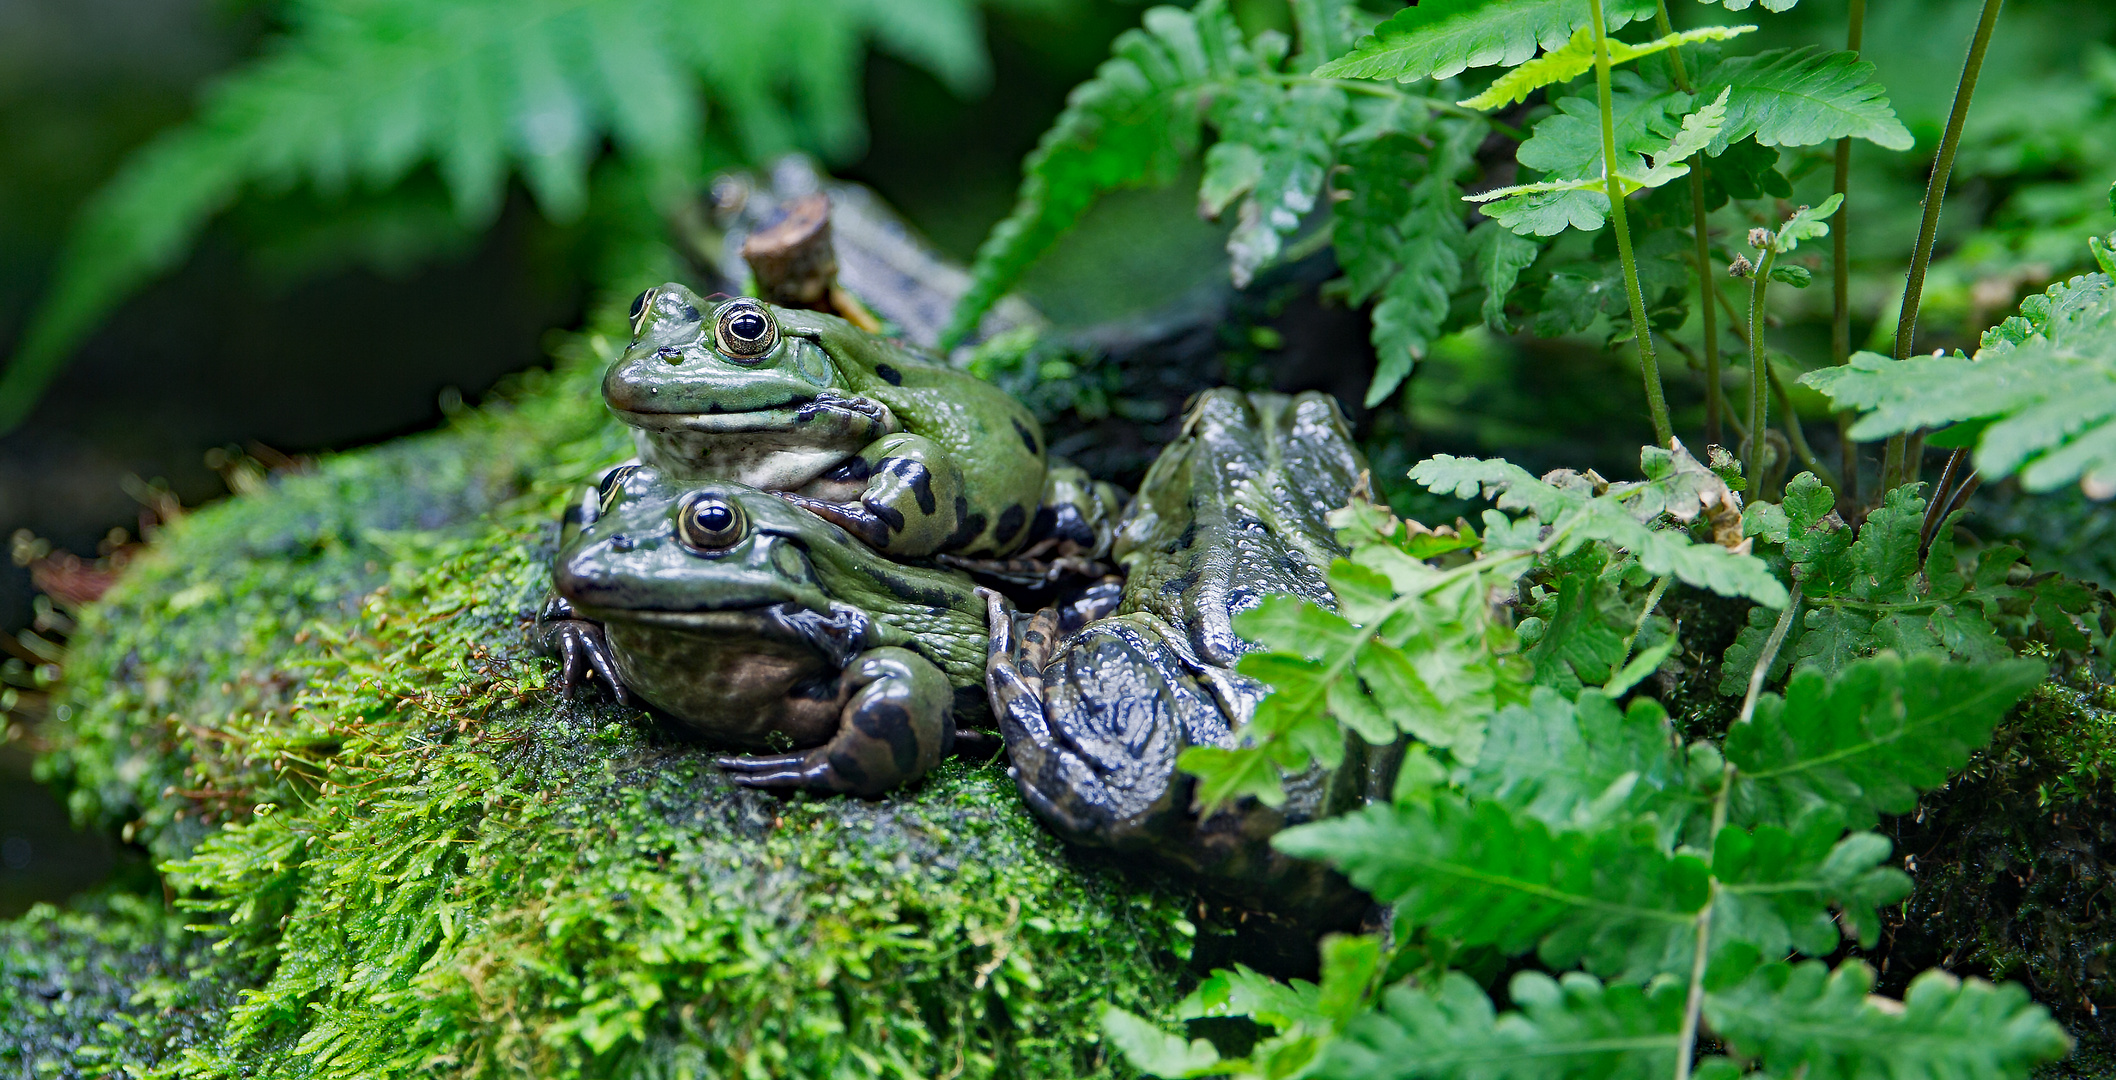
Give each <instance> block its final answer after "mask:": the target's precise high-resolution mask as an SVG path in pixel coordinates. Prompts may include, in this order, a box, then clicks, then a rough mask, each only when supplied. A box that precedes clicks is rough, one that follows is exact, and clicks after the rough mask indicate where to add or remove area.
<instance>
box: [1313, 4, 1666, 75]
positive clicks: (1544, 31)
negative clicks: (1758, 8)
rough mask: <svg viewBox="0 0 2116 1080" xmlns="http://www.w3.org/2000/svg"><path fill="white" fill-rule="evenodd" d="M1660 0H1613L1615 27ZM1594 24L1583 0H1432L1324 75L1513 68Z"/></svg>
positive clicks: (1648, 14)
mask: <svg viewBox="0 0 2116 1080" xmlns="http://www.w3.org/2000/svg"><path fill="white" fill-rule="evenodd" d="M1653 11H1654V5H1653V3H1652V0H1610V2H1609V3H1608V4H1607V5H1606V18H1607V19H1608V25H1609V29H1611V30H1614V29H1616V28H1618V27H1620V26H1623V25H1625V24H1627V23H1630V22H1633V21H1636V20H1639V19H1650V18H1652V17H1653ZM1587 24H1588V7H1587V5H1586V4H1584V3H1582V2H1580V0H1426V2H1425V3H1422V4H1417V5H1414V6H1412V7H1409V8H1405V9H1404V10H1403V11H1400V12H1398V13H1397V14H1396V15H1395V16H1394V17H1393V18H1391V19H1389V21H1387V22H1385V23H1382V24H1381V25H1380V26H1378V27H1376V28H1375V29H1374V33H1373V34H1372V35H1371V36H1369V37H1365V38H1361V39H1360V40H1359V42H1358V43H1357V44H1355V45H1354V46H1353V47H1352V51H1351V52H1350V53H1349V54H1347V55H1346V56H1345V57H1344V58H1342V59H1339V60H1334V61H1332V62H1330V63H1328V64H1324V65H1323V66H1322V67H1320V68H1318V69H1316V72H1315V74H1317V75H1319V76H1322V77H1324V78H1347V79H1395V80H1397V81H1398V82H1416V81H1417V80H1420V79H1445V78H1447V77H1449V76H1451V75H1457V74H1460V73H1461V72H1462V71H1464V70H1465V69H1468V68H1476V67H1491V66H1492V65H1495V64H1497V65H1502V66H1505V67H1512V66H1514V65H1516V64H1520V63H1523V62H1525V61H1527V60H1529V59H1531V58H1532V57H1534V56H1535V55H1536V49H1537V47H1538V46H1541V47H1542V48H1545V49H1558V48H1562V47H1563V46H1564V45H1565V43H1566V42H1567V41H1569V40H1571V38H1572V36H1573V34H1574V33H1576V32H1578V31H1579V29H1580V28H1581V27H1584V26H1586V25H1587Z"/></svg>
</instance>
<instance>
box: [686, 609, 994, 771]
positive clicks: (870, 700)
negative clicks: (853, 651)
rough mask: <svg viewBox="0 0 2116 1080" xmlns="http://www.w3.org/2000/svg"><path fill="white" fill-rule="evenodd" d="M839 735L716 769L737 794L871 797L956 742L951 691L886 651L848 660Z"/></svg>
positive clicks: (903, 653)
mask: <svg viewBox="0 0 2116 1080" xmlns="http://www.w3.org/2000/svg"><path fill="white" fill-rule="evenodd" d="M844 678H845V680H846V681H848V682H849V683H850V684H851V685H852V687H854V691H853V694H852V698H851V700H849V701H847V702H846V703H845V709H844V712H843V713H841V714H840V719H839V724H838V732H837V734H836V735H834V736H832V738H831V740H830V741H829V742H827V743H824V744H823V745H821V746H818V747H816V748H814V749H812V750H808V751H804V752H801V753H793V754H775V755H769V756H757V757H723V758H719V759H718V760H717V761H716V762H715V763H716V764H718V765H719V766H720V767H721V768H723V769H726V770H727V771H728V772H730V773H732V774H734V776H733V779H734V781H735V783H737V784H741V785H743V786H744V787H754V788H770V789H775V790H783V791H813V792H817V793H822V794H842V795H858V796H862V797H865V798H873V797H875V796H878V795H881V794H882V793H884V792H886V791H888V790H890V789H891V788H894V787H897V786H899V785H902V784H906V783H909V782H911V781H913V780H916V779H918V778H919V777H921V776H924V775H925V774H926V773H927V772H928V771H930V770H931V769H932V768H933V767H934V766H935V765H938V764H939V763H940V759H941V758H942V757H944V756H946V755H947V753H948V751H949V749H950V747H951V745H952V744H953V743H954V741H955V718H954V702H955V688H954V687H952V686H950V685H949V684H948V677H947V676H946V675H944V674H942V673H941V670H940V669H939V668H937V667H935V666H934V665H933V663H932V662H931V661H929V660H927V659H926V658H924V657H922V656H920V655H918V654H917V653H915V652H912V651H911V650H909V649H900V648H896V647H893V646H885V647H883V648H879V649H870V650H868V651H866V652H864V653H861V654H860V655H859V656H858V657H856V658H854V660H853V662H852V663H851V665H850V666H848V667H847V668H846V669H845V674H844Z"/></svg>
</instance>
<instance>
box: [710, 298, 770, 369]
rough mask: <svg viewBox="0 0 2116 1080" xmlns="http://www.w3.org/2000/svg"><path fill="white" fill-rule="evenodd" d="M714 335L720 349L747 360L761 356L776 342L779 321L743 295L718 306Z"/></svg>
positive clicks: (763, 307)
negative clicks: (718, 312)
mask: <svg viewBox="0 0 2116 1080" xmlns="http://www.w3.org/2000/svg"><path fill="white" fill-rule="evenodd" d="M713 339H714V342H715V343H716V344H717V345H719V346H720V351H721V352H724V353H726V354H727V355H729V356H732V357H736V358H738V359H744V360H747V359H750V358H752V357H757V356H763V355H764V354H765V353H768V352H770V351H771V350H772V346H774V345H777V344H778V343H779V324H778V322H777V321H776V320H774V319H773V318H772V317H771V312H770V311H769V310H767V309H766V308H765V306H764V305H763V304H760V303H758V302H757V301H755V300H752V299H750V298H749V297H746V296H745V297H742V298H740V299H737V300H730V301H728V302H727V304H726V305H725V306H724V307H722V308H721V309H720V318H719V320H718V321H717V322H715V323H714V324H713Z"/></svg>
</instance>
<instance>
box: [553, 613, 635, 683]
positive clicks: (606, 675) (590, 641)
mask: <svg viewBox="0 0 2116 1080" xmlns="http://www.w3.org/2000/svg"><path fill="white" fill-rule="evenodd" d="M543 626H544V641H545V643H546V645H547V646H548V647H549V648H550V649H551V651H553V652H555V653H557V654H558V665H559V666H558V691H559V693H560V694H562V695H564V696H566V697H572V696H573V690H574V688H575V687H578V686H580V685H582V684H584V683H586V682H588V681H589V677H590V676H591V675H593V676H594V677H596V678H600V679H601V680H602V681H603V684H604V685H606V686H608V687H609V688H610V695H611V696H612V697H614V698H616V699H617V703H618V704H620V705H628V704H630V703H631V700H632V695H631V694H630V693H629V692H627V691H626V690H625V684H624V680H623V679H620V678H618V676H617V660H616V658H615V657H614V656H612V655H611V653H610V643H609V642H608V641H606V640H604V638H603V632H602V624H601V623H598V622H593V621H590V620H588V619H582V618H577V617H573V616H572V614H571V609H568V611H567V614H566V615H565V616H563V617H559V618H547V619H546V620H545V621H544V624H543Z"/></svg>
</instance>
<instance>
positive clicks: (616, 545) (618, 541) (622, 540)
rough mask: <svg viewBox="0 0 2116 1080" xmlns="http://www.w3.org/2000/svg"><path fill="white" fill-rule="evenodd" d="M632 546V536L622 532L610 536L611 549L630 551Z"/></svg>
mask: <svg viewBox="0 0 2116 1080" xmlns="http://www.w3.org/2000/svg"><path fill="white" fill-rule="evenodd" d="M633 546H634V544H633V540H632V538H631V537H629V536H626V535H625V534H623V533H618V534H617V535H616V536H613V537H611V538H610V550H611V551H630V550H632V548H633Z"/></svg>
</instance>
